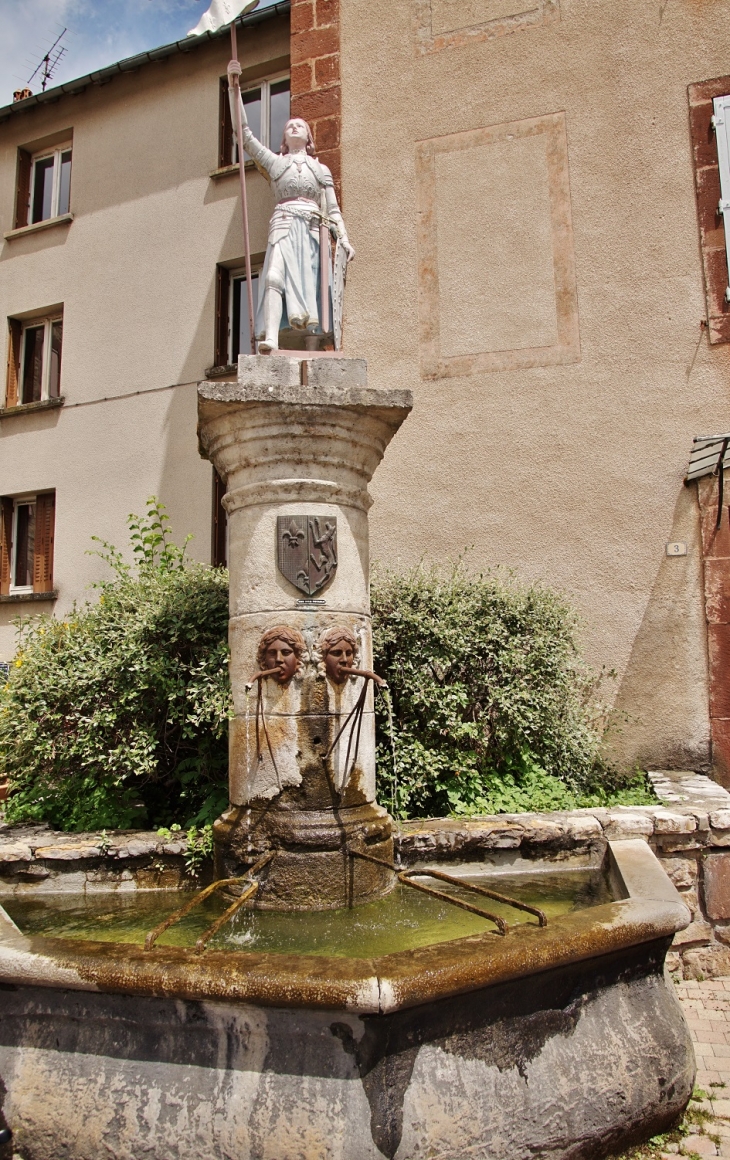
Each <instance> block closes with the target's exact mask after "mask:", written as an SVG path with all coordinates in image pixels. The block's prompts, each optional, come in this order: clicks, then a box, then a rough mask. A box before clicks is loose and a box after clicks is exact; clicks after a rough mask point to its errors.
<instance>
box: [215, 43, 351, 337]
mask: <svg viewBox="0 0 730 1160" xmlns="http://www.w3.org/2000/svg"><path fill="white" fill-rule="evenodd" d="M240 71H241V66H240V65H239V63H238V61H231V63H230V64H229V66H228V80H229V87H228V92H229V95H230V97H231V104H232V109H231V112H232V120H233V125H234V126H235V125H236V121H237V118H236V111H235V107H233V93H234V91H235V89H234V85H233V76H234V75H235V73H236V72H237V73H239V74H240ZM239 101H240V105H241V124H242V126H243V148H244V149H245V150H246V152H247V153H248V155H249V157H251V158H253V160H254V161H255V162H256V164H257V165H258V166H260V168H261V169H262V170H264V172H265V173H266V174H267V175H268V177H269V180H270V181H271V184H272V186H273V188H274V193H275V196H276V206H275V208H274V212H273V214H272V215H271V221H270V222H269V240H268V245H267V247H266V257H265V259H264V268H263V270H262V272H261V277H260V279H259V287H260V288H263V294H262V293H261V289H260V290H259V302H258V310H257V313H256V338H257V339H258V340H259V351H260V352H262V353H266V352H268V351H270V350H275V349H276V348H277V347H278V345H279V327H280V325H281V318H282V309H283V305H284V302H286V312H287V315H288V317H289V324H290V325H291V326H293V327H294V328H295V329H297V330H309V331H310V332H311V331H314V330H316V329H317V328H318V327H319V326H320V320H321V311H320V303H319V289H320V285H321V281H320V253H321V245H320V236H321V235H320V226H321V225H322V224H324V225H325V226H326V227H327V229H328V230H329V232H330V233H331V234H332V235H333V236H334V237H335V238H337V240H338V241H339V243H340V246H341V248H342V249H343V250H344V253H345V255H346V258H347V261H348V262H350V261H352V259H353V258H354V256H355V251H354V250H353V248H352V246H351V245H350V242H349V239H348V237H347V231H346V230H345V223H344V222H343V220H342V214H341V213H340V207H339V205H338V204H337V195H336V194H335V186H334V182H333V180H332V174H331V173H330V171H329V169H328V168H327V166H326V165H323V164H322V163H321V162H320V161H318V160H317V158H316V157H315V150H314V139H313V137H312V130H311V129H310V127H309V125H308V124H307V122H306V121H303V120H302V119H301V117H292V118H291V120H290V121H287V123H286V126H285V128H284V137H283V140H282V143H281V152H280V153H273V152H272V151H271V149H267V148H266V146H265V145H262V144H261V142H260V141H258V140H257V139H256V137H254V135H253V133H252V132H251V130H250V128H249V126H248V121H247V120H246V109H245V107H244V104H243V101H242V100H241V98H240V97H239ZM239 145H240V143H239ZM239 151H240V150H239ZM325 249H326V256H325V260H326V261H327V262H328V263H329V245H327V246H326V247H325ZM328 281H329V284H330V285H331V281H332V280H331V278H330V279H328Z"/></svg>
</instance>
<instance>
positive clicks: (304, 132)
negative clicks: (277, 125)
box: [284, 117, 309, 153]
mask: <svg viewBox="0 0 730 1160" xmlns="http://www.w3.org/2000/svg"><path fill="white" fill-rule="evenodd" d="M308 140H309V130H308V126H307V122H306V121H303V120H302V118H301V117H292V119H291V120H290V121H287V123H286V128H285V129H284V141H285V142H286V144H287V146H288V147H289V152H290V153H298V152H299V151H300V150H302V149H306V147H307V141H308Z"/></svg>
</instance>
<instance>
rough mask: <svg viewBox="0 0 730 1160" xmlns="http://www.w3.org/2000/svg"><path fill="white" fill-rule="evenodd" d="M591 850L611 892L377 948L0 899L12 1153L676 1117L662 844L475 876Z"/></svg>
mask: <svg viewBox="0 0 730 1160" xmlns="http://www.w3.org/2000/svg"><path fill="white" fill-rule="evenodd" d="M447 865H448V869H449V871H450V873H452V874H455V875H457V876H458V875H459V874H462V873H468V872H469V870H470V869H471V870H473V869H474V866H473V863H472V865H471V867H470V866H469V865H468V864H465V863H459V862H457V863H448V864H447ZM576 865H578V866H579V867H580V868H581V869H586V867H587V866H588V865H590V866H591V867H592V869H593V872H594V873H595V872H600V874H601V875H602V877H603V879H604V881H605V883H606V885H607V889H608V896H609V897H610V898H612V899H613V900H612V901H605V902H602V903H600V904H598V905H592V906H587V907H585V908H582V909H574V910H572V911H571V912H569V913H565V914H563V915H559V916H558V917H555V918H550V919H549V921H548V925H547V926H546V927H540V926H539V925H538V924H537V922H536V921H535V920H534V919H530V920H529V921H527V922H521V923H519V924H514V925H510V927H509V929H508V931H507V933H506V934H504V935H500V934H499V933H497V932H496V931H495V930H494V929H493V928H490V929H486V926H487V924H486V923H485V924H484V927H485V929H484V930H483V932H482V933H478V934H471V935H468V936H466V937H461V938H454V939H451V940H450V941H448V942H442V943H436V944H432V945H425V946H419V947H416V948H415V949H410V950H406V951H400V952H395V953H386V954H381V955H379V956H373V957H348V956H344V955H339V956H333V955H327V954H326V953H325V954H309V955H304V954H290V953H286V950H285V949H284V950H283V951H282V952H279V953H271V952H256V951H246V950H219V949H216V948H215V947H213V948H211V949H209V950H207V951H205V953H203V954H197V953H196V952H195V951H194V950H193V949H192V948H190V947H182V946H160V945H157V946H155V947H154V948H153V949H152V950H151V951H145V950H144V949H143V947H142V945H140V944H139V943H137V944H136V945H135V944H130V943H125V944H122V943H118V942H102V941H91V940H89V939H87V938H69V937H63V938H56V937H47V936H40V935H28V934H23V933H22V932H21V930H20V929H18V926H16V925H15V923H14V922H13V921H12V920H11V919H10V918H9V917H8V916H7V915H6V913H5V912H4V911H2V910H0V988H1V991H0V1101H1V1103H2V1125H3V1126H7V1127H9V1128H10V1129H11V1130H12V1131H13V1134H14V1135H13V1141H12V1144H11V1145H9V1146H8V1147H7V1149H6V1155H7V1156H8V1157H10V1156H12V1155H13V1154H16V1155H20V1156H22V1157H23V1160H62V1158H63V1160H65V1158H68V1160H99V1158H100V1157H102V1156H103V1157H110V1158H113V1160H142V1158H143V1157H150V1158H152V1160H231V1158H236V1160H310V1158H311V1160H315V1158H316V1160H320V1158H327V1160H366V1158H367V1160H376V1158H380V1157H383V1156H385V1157H389V1158H398V1160H406V1158H407V1160H447V1158H448V1160H462V1158H463V1160H467V1158H469V1160H471V1158H472V1157H479V1158H480V1160H523V1158H524V1160H527V1158H528V1157H529V1158H530V1160H534V1158H541V1157H545V1158H547V1157H550V1158H560V1160H568V1158H571V1160H574V1158H575V1160H577V1158H578V1157H585V1158H586V1160H587V1158H589V1157H590V1158H591V1160H594V1158H598V1157H601V1156H604V1155H606V1154H608V1153H609V1152H611V1151H612V1150H619V1149H621V1148H623V1147H625V1146H627V1145H628V1144H629V1143H631V1142H632V1141H633V1140H634V1139H638V1138H640V1137H646V1136H647V1135H649V1134H652V1133H654V1132H658V1131H660V1130H661V1129H662V1128H664V1127H666V1126H667V1125H668V1124H669V1123H670V1122H671V1121H672V1120H673V1119H674V1117H675V1116H676V1115H677V1114H678V1113H679V1112H680V1111H681V1110H682V1108H683V1107H684V1106H685V1104H686V1102H687V1100H688V1099H689V1095H690V1093H691V1090H692V1085H693V1079H694V1059H693V1054H692V1048H691V1045H690V1040H689V1035H688V1031H687V1028H686V1025H685V1023H684V1020H683V1017H682V1014H681V1011H680V1009H679V1005H678V1003H677V1001H676V999H675V997H674V995H673V993H672V984H671V983H667V981H666V980H665V976H664V971H663V966H664V958H665V954H666V952H667V950H668V948H669V946H670V944H671V941H672V938H673V936H674V934H675V932H676V931H678V930H680V929H682V928H683V927H684V926H686V924H687V923H688V922H689V912H688V910H687V908H686V907H685V906H684V905H683V904H682V902H681V900H680V898H679V895H678V894H677V892H676V890H675V888H674V886H673V885H672V884H671V882H670V881H669V879H668V877H667V876H666V874H665V873H664V871H663V870H662V868H661V866H660V865H659V863H658V861H657V859H656V858H655V856H654V854H653V853H652V851H651V850H650V849H649V847H648V846H647V844H646V843H645V842H642V841H640V840H627V841H617V842H610V843H607V844H605V843H604V844H603V847H602V849H594V850H592V851H591V852H590V853H584V854H582V855H580V856H576V857H574V858H567V859H566V858H565V854H564V853H563V855H562V856H561V857H560V858H558V860H556V861H553V862H551V861H550V860H548V859H542V860H540V861H538V862H534V861H532V860H528V859H524V858H520V857H519V856H517V857H516V856H515V854H514V852H512V851H494V852H493V853H492V854H490V855H485V856H484V860H483V861H482V863H480V865H479V869H480V870H481V871H487V872H489V873H491V874H493V875H494V880H495V881H497V882H498V881H499V877H500V875H501V874H504V873H505V872H509V873H510V875H511V876H512V881H514V880H515V879H514V876H515V875H516V874H519V873H520V872H524V873H529V874H530V875H531V876H532V877H533V878H535V877H536V876H537V877H538V878H539V876H540V874H553V875H554V874H555V873H564V872H565V871H566V869H567V870H569V869H571V868H572V867H575V866H576ZM111 886H112V883H111V880H110V879H108V880H107V890H109V889H110V887H111ZM60 887H61V884H60V883H57V888H58V889H59V894H55V895H52V894H50V893H47V894H45V897H46V899H47V900H51V899H53V898H62V897H63V894H62V891H61V889H60ZM35 889H36V887H35V886H33V885H32V884H27V885H26V886H25V887H24V888H23V889H22V890H21V891H20V893H18V892H17V891H16V892H15V893H14V894H12V895H11V894H10V892H8V893H7V894H6V896H5V898H4V899H3V901H4V902H5V905H6V907H7V908H9V909H11V902H15V903H16V904H17V902H18V900H19V899H20V900H21V901H22V900H24V899H27V898H28V896H29V895H31V894H32V893H34V892H35ZM100 893H101V894H102V895H103V886H102V888H101V890H99V888H97V891H96V897H97V898H98V896H99V894H100ZM138 893H139V895H142V894H143V893H145V892H144V891H139V892H138ZM155 893H160V892H155ZM117 896H118V895H117ZM105 897H107V898H108V897H110V895H109V894H107V895H105ZM20 925H21V926H22V921H21V922H20ZM0 1155H2V1153H0ZM3 1160H4V1158H3Z"/></svg>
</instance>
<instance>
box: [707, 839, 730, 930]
mask: <svg viewBox="0 0 730 1160" xmlns="http://www.w3.org/2000/svg"><path fill="white" fill-rule="evenodd" d="M702 877H703V887H704V893H705V909H706V910H707V914H708V916H709V917H710V918H714V919H728V918H730V854H709V855H708V856H707V858H704V859H703V862H702Z"/></svg>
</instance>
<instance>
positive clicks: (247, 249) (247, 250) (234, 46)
mask: <svg viewBox="0 0 730 1160" xmlns="http://www.w3.org/2000/svg"><path fill="white" fill-rule="evenodd" d="M256 3H258V0H256ZM255 7H256V4H251V5H247V6H246V8H244V11H243V13H242V15H245V13H246V12H249V11H252V10H253V9H254V8H255ZM231 59H232V60H235V61H236V63H238V43H237V40H236V21H235V20H233V21H232V22H231ZM233 107H234V108H235V110H236V137H237V139H238V175H239V177H240V179H241V215H242V217H243V250H244V255H245V262H246V295H247V298H248V328H249V335H250V340H251V354H256V334H255V328H256V323H255V319H254V312H253V282H252V281H251V243H250V241H249V236H248V202H247V201H246V167H245V161H244V158H245V154H244V151H243V121H242V118H241V86H240V84H239V82H238V76H234V78H233Z"/></svg>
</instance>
